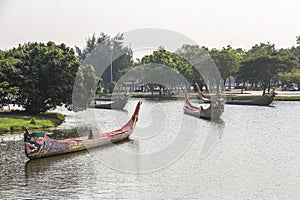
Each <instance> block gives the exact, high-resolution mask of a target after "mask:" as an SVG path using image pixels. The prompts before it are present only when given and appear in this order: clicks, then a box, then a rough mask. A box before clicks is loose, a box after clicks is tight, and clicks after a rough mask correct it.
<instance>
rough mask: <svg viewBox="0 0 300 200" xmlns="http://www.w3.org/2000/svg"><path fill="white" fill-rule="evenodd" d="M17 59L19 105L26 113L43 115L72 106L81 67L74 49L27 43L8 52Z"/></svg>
mask: <svg viewBox="0 0 300 200" xmlns="http://www.w3.org/2000/svg"><path fill="white" fill-rule="evenodd" d="M8 53H9V54H10V55H11V56H13V57H14V58H16V59H19V60H20V62H19V63H17V64H16V68H17V69H18V70H19V72H20V76H19V77H16V79H17V80H18V83H17V86H18V87H19V88H20V96H19V97H18V101H19V102H20V104H21V105H23V107H24V108H25V111H26V112H29V113H43V112H46V111H47V110H49V109H52V108H55V107H56V106H57V105H62V104H66V105H69V104H71V103H72V91H73V84H74V80H75V75H76V72H77V70H78V67H79V66H80V62H79V60H78V59H77V58H76V56H75V52H74V50H73V49H71V48H69V47H67V46H66V45H65V44H60V45H56V44H55V43H54V42H48V43H47V44H43V43H37V42H33V43H26V44H24V45H19V47H18V48H14V49H12V50H10V51H9V52H8Z"/></svg>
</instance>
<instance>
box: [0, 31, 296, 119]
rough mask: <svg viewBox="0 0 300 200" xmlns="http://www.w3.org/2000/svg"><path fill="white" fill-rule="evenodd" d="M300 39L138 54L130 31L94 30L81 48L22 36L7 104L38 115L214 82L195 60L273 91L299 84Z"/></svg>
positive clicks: (6, 62) (8, 60) (1, 86)
mask: <svg viewBox="0 0 300 200" xmlns="http://www.w3.org/2000/svg"><path fill="white" fill-rule="evenodd" d="M296 43H297V45H296V46H293V47H291V48H286V49H283V48H281V49H277V48H276V47H275V44H271V43H259V44H255V45H254V46H253V47H251V48H250V49H249V50H245V49H241V48H232V47H231V46H230V45H228V46H227V47H224V48H222V49H216V48H208V47H200V46H197V45H187V44H185V45H183V46H182V47H180V48H179V49H177V50H176V51H175V52H169V51H167V50H166V49H164V47H159V48H158V49H157V50H155V51H153V52H152V53H151V54H149V55H145V56H144V57H142V58H141V59H136V60H135V61H134V60H133V53H132V49H131V48H130V46H126V45H125V44H124V38H123V35H122V34H118V35H117V36H115V37H110V36H108V35H106V34H104V33H101V34H100V35H99V36H96V35H95V34H94V35H92V37H90V38H88V40H87V41H86V45H85V46H84V47H83V48H79V47H75V50H74V49H73V48H71V47H68V46H66V45H65V44H63V43H62V44H55V43H54V42H52V41H49V42H47V43H41V42H29V43H25V44H20V45H19V46H18V47H15V48H13V49H9V50H0V109H1V108H2V107H3V105H8V104H9V103H13V104H18V105H20V106H22V107H23V108H24V109H25V111H24V113H26V114H31V115H37V114H43V113H46V112H47V111H48V110H50V109H54V108H55V107H56V106H61V105H65V106H66V107H68V108H69V109H73V110H82V109H85V108H86V107H87V106H88V103H89V100H90V98H91V97H93V96H95V95H99V94H100V93H112V92H113V91H114V90H115V91H118V92H123V93H124V92H126V93H134V92H135V91H140V92H148V93H145V94H149V95H151V96H153V98H160V97H162V96H166V98H167V99H174V98H176V97H175V96H176V95H177V94H178V93H179V91H182V87H184V86H186V85H189V84H191V85H193V84H194V83H195V82H197V83H199V85H200V86H201V89H202V88H203V89H205V88H206V82H205V81H206V80H204V79H203V77H202V74H201V73H199V71H198V70H197V69H196V67H195V66H202V65H205V64H208V63H210V64H213V65H214V66H216V67H217V69H218V70H219V72H220V74H221V76H222V77H223V79H224V86H227V87H226V88H227V89H229V90H230V89H231V88H232V87H231V80H232V79H233V78H234V79H235V82H236V86H235V87H240V88H242V90H241V91H242V92H243V89H244V88H247V89H254V90H258V89H259V90H262V91H263V93H265V92H267V91H269V90H270V88H273V87H276V88H281V89H284V88H288V87H289V85H290V84H292V83H298V86H299V84H300V69H299V66H300V64H299V59H300V37H297V38H296ZM163 66H167V67H168V68H167V69H168V70H166V68H165V67H163ZM208 71H209V70H208ZM205 72H206V71H205ZM157 74H159V76H160V77H158V76H157ZM170 74H172V75H170ZM173 75H174V76H173ZM124 77H126V79H124V80H123V79H122V78H124ZM174 77H175V78H176V80H174ZM177 77H179V78H177ZM181 78H182V79H181ZM155 80H159V81H160V83H156V82H155ZM178 80H180V84H179V82H178ZM176 81H177V82H176ZM206 89H207V88H206ZM142 96H144V95H142Z"/></svg>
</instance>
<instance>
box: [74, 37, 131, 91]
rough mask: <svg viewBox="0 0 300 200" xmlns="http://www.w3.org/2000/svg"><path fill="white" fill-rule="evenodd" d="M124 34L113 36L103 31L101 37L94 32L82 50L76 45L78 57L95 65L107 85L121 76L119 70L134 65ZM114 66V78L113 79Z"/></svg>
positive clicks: (86, 62)
mask: <svg viewBox="0 0 300 200" xmlns="http://www.w3.org/2000/svg"><path fill="white" fill-rule="evenodd" d="M123 40H124V37H123V34H118V35H116V36H115V37H113V38H111V37H109V36H108V35H106V34H104V33H101V34H100V36H99V37H96V36H95V34H93V36H92V37H90V38H88V40H87V41H86V46H85V47H84V48H83V49H82V50H81V49H80V48H78V47H75V49H76V52H77V54H78V57H79V58H80V60H81V61H82V62H83V64H90V65H92V66H94V68H95V71H96V74H97V75H98V76H99V77H101V78H102V84H103V85H104V86H107V84H108V83H109V82H111V81H117V80H118V79H119V78H120V77H119V76H118V75H119V74H118V71H119V70H122V69H125V68H128V67H130V66H131V65H132V63H133V60H132V51H131V49H130V48H128V47H125V46H124V44H123ZM111 68H112V80H111Z"/></svg>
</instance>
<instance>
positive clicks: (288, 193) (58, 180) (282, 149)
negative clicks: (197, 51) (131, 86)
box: [0, 100, 300, 199]
mask: <svg viewBox="0 0 300 200" xmlns="http://www.w3.org/2000/svg"><path fill="white" fill-rule="evenodd" d="M136 102H137V101H135V100H134V101H129V102H128V104H127V105H126V107H125V111H114V110H91V109H90V110H88V111H85V112H81V113H75V114H74V113H72V112H67V111H63V110H61V109H59V111H63V112H65V113H66V114H67V115H68V117H67V122H66V124H67V125H62V126H61V127H60V128H64V127H70V126H71V127H81V128H80V129H79V133H80V134H83V135H84V134H86V131H85V129H84V128H86V127H97V128H98V129H99V130H100V131H101V132H102V131H109V130H114V129H117V128H119V127H120V126H121V125H122V124H123V123H125V122H126V120H128V119H129V116H130V115H131V113H132V112H133V110H134V107H135V104H136ZM194 103H196V102H194ZM182 106H183V101H164V102H150V101H144V102H143V104H142V107H141V110H140V117H139V121H138V122H137V127H136V129H135V130H134V132H133V134H132V136H131V137H130V138H131V139H130V140H128V141H124V142H121V143H118V144H114V145H109V146H105V147H100V148H96V149H93V150H90V151H83V152H78V153H72V154H67V155H62V156H56V157H49V158H44V159H38V160H32V161H29V160H28V159H27V158H26V156H25V154H24V150H23V136H22V134H15V135H10V136H4V135H2V136H0V174H1V176H0V199H37V198H43V199H44V198H45V199H62V198H63V199H299V196H300V192H299V191H300V148H299V147H300V132H299V130H300V125H299V121H300V115H299V113H300V102H274V103H273V107H257V106H235V105H226V106H225V112H224V113H223V115H222V117H221V118H222V120H220V121H217V122H210V121H206V120H202V119H197V118H195V117H192V116H189V115H185V114H183V110H182ZM68 134H69V133H67V134H66V133H65V134H62V133H60V132H56V133H55V134H52V136H51V137H54V138H66V137H70V135H68Z"/></svg>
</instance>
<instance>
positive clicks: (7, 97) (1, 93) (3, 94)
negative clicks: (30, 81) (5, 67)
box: [0, 81, 19, 106]
mask: <svg viewBox="0 0 300 200" xmlns="http://www.w3.org/2000/svg"><path fill="white" fill-rule="evenodd" d="M18 92H19V88H18V87H11V86H10V85H9V83H8V82H6V81H4V82H2V83H0V104H1V106H3V105H6V104H8V103H10V102H12V101H13V100H14V99H15V98H16V96H17V94H18Z"/></svg>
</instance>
